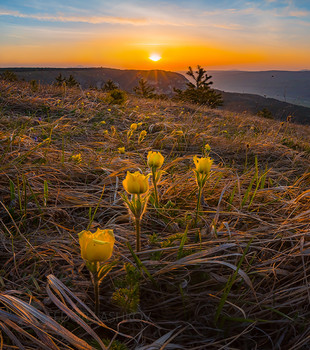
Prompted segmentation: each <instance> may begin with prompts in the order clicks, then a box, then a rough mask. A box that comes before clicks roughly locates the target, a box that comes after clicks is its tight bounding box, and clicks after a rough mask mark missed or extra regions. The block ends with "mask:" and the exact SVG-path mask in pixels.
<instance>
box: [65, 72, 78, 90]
mask: <svg viewBox="0 0 310 350" xmlns="http://www.w3.org/2000/svg"><path fill="white" fill-rule="evenodd" d="M65 82H66V84H67V86H68V87H73V86H78V85H79V83H78V82H77V81H76V80H75V78H74V76H73V75H71V74H70V75H69V78H68V79H65Z"/></svg>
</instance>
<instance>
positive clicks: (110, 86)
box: [102, 79, 118, 92]
mask: <svg viewBox="0 0 310 350" xmlns="http://www.w3.org/2000/svg"><path fill="white" fill-rule="evenodd" d="M117 89H118V86H117V85H116V84H115V83H114V81H113V80H111V79H109V80H107V81H106V82H105V83H104V85H103V88H102V90H103V91H105V92H108V91H113V90H117Z"/></svg>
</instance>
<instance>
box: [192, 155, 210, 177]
mask: <svg viewBox="0 0 310 350" xmlns="http://www.w3.org/2000/svg"><path fill="white" fill-rule="evenodd" d="M194 163H195V166H196V171H197V172H198V173H202V174H208V173H209V172H210V171H211V166H212V163H213V159H211V158H210V157H202V158H198V157H197V156H194Z"/></svg>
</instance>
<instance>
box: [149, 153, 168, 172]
mask: <svg viewBox="0 0 310 350" xmlns="http://www.w3.org/2000/svg"><path fill="white" fill-rule="evenodd" d="M164 159H165V158H164V157H163V156H162V154H161V153H160V152H153V151H149V153H148V155H147V164H148V166H149V167H150V168H156V169H159V168H160V167H161V166H162V165H163V162H164Z"/></svg>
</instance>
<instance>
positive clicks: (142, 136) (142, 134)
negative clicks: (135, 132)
mask: <svg viewBox="0 0 310 350" xmlns="http://www.w3.org/2000/svg"><path fill="white" fill-rule="evenodd" d="M146 135H147V131H146V130H142V131H141V132H140V135H139V139H138V143H140V142H142V141H143V140H144V138H145V136H146Z"/></svg>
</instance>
